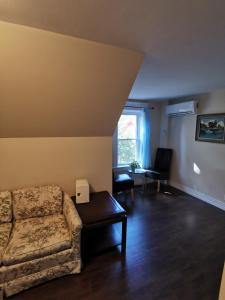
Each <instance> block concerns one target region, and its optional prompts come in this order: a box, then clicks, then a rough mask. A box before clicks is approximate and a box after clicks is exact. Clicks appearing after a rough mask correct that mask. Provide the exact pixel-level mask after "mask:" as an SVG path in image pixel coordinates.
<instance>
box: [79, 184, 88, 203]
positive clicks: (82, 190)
mask: <svg viewBox="0 0 225 300" xmlns="http://www.w3.org/2000/svg"><path fill="white" fill-rule="evenodd" d="M87 202H89V184H88V181H87V179H78V180H76V203H87Z"/></svg>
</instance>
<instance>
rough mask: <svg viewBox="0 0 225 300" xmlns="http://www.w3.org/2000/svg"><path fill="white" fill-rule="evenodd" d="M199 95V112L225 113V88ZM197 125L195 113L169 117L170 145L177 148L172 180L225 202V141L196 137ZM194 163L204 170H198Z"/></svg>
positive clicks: (174, 182) (191, 190)
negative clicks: (207, 141)
mask: <svg viewBox="0 0 225 300" xmlns="http://www.w3.org/2000/svg"><path fill="white" fill-rule="evenodd" d="M195 98H196V99H198V100H199V109H198V113H199V114H210V113H223V112H224V113H225V90H218V91H215V92H212V93H210V94H208V95H202V96H197V97H195ZM195 127H196V116H195V115H191V116H182V117H171V118H170V119H169V128H168V146H169V147H171V148H173V149H174V158H173V165H172V176H171V183H172V184H174V185H177V186H180V187H185V188H186V190H187V191H188V189H190V192H193V191H194V192H196V194H197V195H198V193H199V195H200V197H202V198H203V199H204V194H205V195H206V197H205V199H206V198H207V196H209V198H210V199H212V198H214V199H218V200H219V201H224V202H225V199H224V197H225V177H224V175H225V145H224V144H215V143H205V142H198V141H195ZM194 164H195V165H196V166H197V167H198V168H199V169H200V174H196V173H195V172H194ZM202 194H203V195H202ZM206 200H207V199H206Z"/></svg>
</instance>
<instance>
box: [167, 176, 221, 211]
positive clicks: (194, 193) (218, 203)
mask: <svg viewBox="0 0 225 300" xmlns="http://www.w3.org/2000/svg"><path fill="white" fill-rule="evenodd" d="M170 185H171V186H173V187H175V188H177V189H178V190H181V191H183V192H185V193H187V194H189V195H191V196H194V197H196V198H198V199H200V200H202V201H204V202H207V203H209V204H211V205H213V206H216V207H218V208H220V209H222V210H224V211H225V202H223V201H221V200H219V199H216V198H214V197H212V196H209V195H206V194H204V193H201V192H199V191H195V190H193V189H192V188H190V187H188V186H185V185H181V184H179V183H177V182H174V181H170Z"/></svg>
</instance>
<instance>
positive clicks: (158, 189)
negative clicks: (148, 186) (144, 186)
mask: <svg viewBox="0 0 225 300" xmlns="http://www.w3.org/2000/svg"><path fill="white" fill-rule="evenodd" d="M157 192H158V193H159V192H160V180H157Z"/></svg>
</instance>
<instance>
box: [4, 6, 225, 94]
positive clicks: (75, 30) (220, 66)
mask: <svg viewBox="0 0 225 300" xmlns="http://www.w3.org/2000/svg"><path fill="white" fill-rule="evenodd" d="M0 19H2V20H6V21H10V22H15V23H19V24H25V25H30V26H33V27H37V28H43V29H47V30H50V31H55V32H61V33H64V34H69V35H73V36H77V37H81V38H85V39H89V40H95V41H99V42H105V43H110V44H112V45H117V46H122V47H125V48H130V49H136V50H141V51H143V52H145V54H146V56H145V60H144V64H143V65H142V68H141V70H140V72H139V75H138V77H137V79H136V82H135V84H134V86H133V89H132V91H131V94H130V98H132V99H134V98H137V99H159V98H168V97H173V96H179V95H186V94H193V93H200V92H206V91H209V90H213V89H216V88H220V87H224V86H225V59H224V53H225V39H224V35H225V1H223V0H218V1H215V0H197V1H196V0H188V1H187V0H168V1H167V0H142V1H140V0H123V1H121V0H113V1H106V0H97V1H95V0H63V1H61V0H54V1H53V0H45V1H37V0H16V1H12V0H2V1H0Z"/></svg>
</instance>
